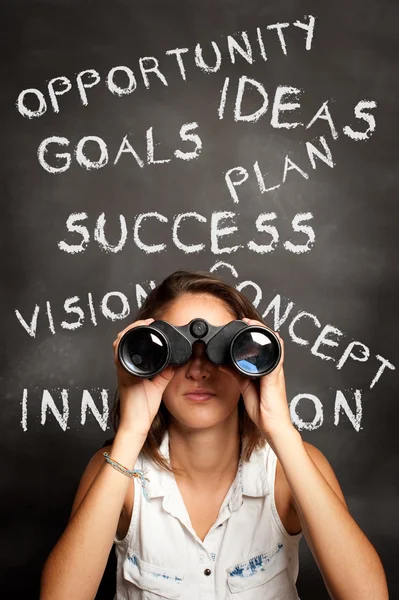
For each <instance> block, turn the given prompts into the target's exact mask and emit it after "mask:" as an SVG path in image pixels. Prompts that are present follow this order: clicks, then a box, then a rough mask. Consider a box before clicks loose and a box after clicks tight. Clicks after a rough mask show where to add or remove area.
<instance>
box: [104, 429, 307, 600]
mask: <svg viewBox="0 0 399 600" xmlns="http://www.w3.org/2000/svg"><path fill="white" fill-rule="evenodd" d="M160 451H161V453H162V454H163V455H164V456H165V457H166V458H167V459H169V434H168V433H166V434H165V436H164V439H163V441H162V444H161V446H160ZM276 463H277V457H276V455H275V453H274V452H273V450H272V448H271V447H270V445H269V444H266V446H265V447H264V448H262V449H261V450H258V451H256V450H254V452H253V453H252V455H251V459H250V461H249V462H245V461H243V460H242V459H240V461H239V465H238V469H237V474H236V478H235V480H234V481H233V483H232V484H231V486H230V489H229V491H228V492H227V494H226V497H225V499H224V501H223V503H222V506H221V508H220V511H219V515H218V517H217V519H216V521H215V523H214V524H213V525H212V527H211V528H210V530H209V531H208V533H207V535H206V537H205V539H204V541H202V540H201V539H200V538H199V537H198V536H197V534H196V533H195V531H194V529H193V527H192V525H191V521H190V517H189V515H188V512H187V509H186V506H185V504H184V501H183V498H182V496H181V494H180V491H179V488H178V485H177V483H176V480H175V478H174V475H173V474H172V473H168V472H167V471H165V470H163V469H160V468H159V467H158V466H157V465H156V464H155V463H154V462H153V461H150V460H149V459H148V458H147V457H145V456H144V455H143V454H142V453H140V454H139V457H138V459H137V462H136V464H135V467H134V468H135V469H144V470H145V471H146V472H147V474H146V476H147V477H148V479H149V480H150V482H149V483H148V482H147V485H146V490H147V494H148V498H149V500H147V499H146V498H144V496H143V491H142V488H141V485H140V484H139V482H138V481H137V480H136V479H135V478H134V479H133V481H134V506H133V514H132V518H131V521H130V525H129V530H128V532H127V534H126V536H125V537H124V538H123V539H119V538H118V537H117V535H116V536H115V539H114V542H115V552H116V556H117V561H118V565H117V577H116V590H117V591H116V595H115V597H114V600H162V599H163V598H167V599H169V600H227V599H230V600H231V599H234V600H298V599H299V596H298V593H297V590H296V587H295V582H296V579H297V575H298V544H299V540H300V539H301V537H302V535H303V532H302V531H301V532H299V533H298V534H296V535H290V534H289V533H288V532H287V531H286V529H285V528H284V525H283V523H282V521H281V519H280V517H279V515H278V513H277V509H276V505H275V502H274V480H275V471H276Z"/></svg>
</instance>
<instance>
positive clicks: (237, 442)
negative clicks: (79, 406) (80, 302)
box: [41, 271, 388, 600]
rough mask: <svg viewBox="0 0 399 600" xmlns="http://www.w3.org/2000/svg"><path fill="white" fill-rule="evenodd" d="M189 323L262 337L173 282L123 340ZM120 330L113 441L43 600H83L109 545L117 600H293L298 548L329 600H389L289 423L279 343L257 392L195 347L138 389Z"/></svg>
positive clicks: (55, 561) (223, 306) (99, 459)
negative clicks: (124, 358) (158, 324)
mask: <svg viewBox="0 0 399 600" xmlns="http://www.w3.org/2000/svg"><path fill="white" fill-rule="evenodd" d="M197 317H201V318H203V319H205V320H206V321H208V322H209V323H210V324H212V325H216V326H221V325H225V324H227V323H229V322H230V321H232V320H234V319H242V320H244V321H246V323H247V324H248V325H261V326H263V327H264V326H265V325H264V323H263V322H262V319H261V317H260V315H259V314H258V313H257V311H256V310H255V309H254V307H253V305H252V304H251V302H250V301H249V300H248V299H247V298H246V297H245V296H244V295H243V294H241V293H239V292H238V291H237V290H235V289H234V288H233V287H231V286H229V285H227V284H226V283H224V282H222V281H220V280H219V279H217V278H215V277H214V276H213V275H211V274H208V273H203V272H186V271H178V272H175V273H173V274H172V275H170V276H169V277H167V278H166V279H165V281H164V282H163V283H161V285H159V286H158V287H157V288H156V289H154V290H153V291H152V292H151V294H150V295H149V296H148V297H147V299H146V302H145V303H144V305H143V306H142V308H141V310H140V311H139V313H138V319H137V320H136V321H135V322H134V323H133V324H132V325H130V326H129V327H128V328H127V329H130V328H133V327H135V326H138V325H148V324H150V323H152V322H153V320H156V319H163V320H165V321H168V322H169V323H171V324H173V325H176V326H182V325H186V324H188V323H189V322H190V321H191V320H192V319H194V318H197ZM127 329H125V330H124V331H122V332H121V333H120V334H119V335H118V337H117V339H116V340H115V342H114V359H115V363H116V368H117V374H118V389H119V400H118V403H117V407H116V408H117V410H116V426H115V428H116V429H117V431H116V435H115V437H114V439H113V440H112V443H111V444H109V445H108V446H106V447H104V448H101V449H100V450H99V451H98V452H96V454H95V455H94V456H93V458H92V459H91V460H90V462H89V464H88V466H87V468H86V470H85V472H84V473H83V476H82V479H81V482H80V485H79V488H78V491H77V494H76V498H75V501H74V503H73V507H72V512H71V516H70V520H69V524H68V526H67V528H66V529H65V531H64V533H63V535H62V537H61V538H60V540H59V541H58V543H57V544H56V546H55V547H54V549H53V551H52V552H51V554H50V556H49V558H48V559H47V562H46V564H45V567H44V570H43V574H42V582H41V583H42V585H41V600H63V599H68V600H69V599H72V598H73V600H89V599H92V598H94V597H95V595H96V592H97V589H98V586H99V584H100V581H101V578H102V576H103V573H104V569H105V566H106V564H107V559H108V556H109V553H110V550H111V548H112V545H113V544H114V543H115V547H116V553H117V558H118V568H117V593H116V596H115V598H116V599H117V600H122V599H123V600H139V599H145V600H160V599H161V598H169V599H182V600H196V599H198V600H203V599H207V600H208V599H209V600H211V599H218V600H219V599H220V600H225V599H228V598H235V599H236V600H249V599H250V600H272V599H275V600H277V599H284V600H294V599H297V598H298V594H297V591H296V587H295V581H296V578H297V574H298V543H299V540H300V538H301V537H302V535H304V536H305V539H306V541H307V543H308V544H309V547H310V549H311V551H312V554H313V556H314V558H315V560H316V562H317V565H318V567H319V569H320V572H321V574H322V576H323V579H324V582H325V585H326V588H327V590H328V593H329V595H330V597H331V598H333V599H334V600H385V599H387V598H388V591H387V585H386V579H385V573H384V569H383V567H382V564H381V561H380V559H379V557H378V554H377V553H376V551H375V549H374V548H373V546H372V545H371V543H370V542H369V540H368V539H367V538H366V536H365V535H364V534H363V533H362V531H361V530H360V529H359V527H358V525H357V524H356V523H355V521H354V520H353V519H352V517H351V515H350V514H349V512H348V508H347V505H346V502H345V499H344V496H343V494H342V491H341V488H340V486H339V483H338V481H337V479H336V477H335V475H334V472H333V470H332V468H331V467H330V465H329V463H328V461H327V460H326V458H325V457H324V456H323V454H322V453H321V452H320V451H318V450H317V449H316V448H315V447H314V446H312V445H311V444H308V443H306V442H303V441H302V439H301V436H300V434H299V432H298V431H297V430H296V429H295V428H294V426H293V425H292V423H291V420H290V413H289V407H288V403H287V396H286V389H285V380H284V370H283V362H284V345H283V341H282V339H281V338H280V337H279V340H280V343H281V345H282V349H283V352H282V356H281V359H280V362H279V364H278V366H277V367H276V368H275V369H274V370H273V371H272V372H271V373H269V374H268V375H265V376H263V377H261V378H260V380H258V381H257V382H255V381H254V380H253V379H250V378H247V377H244V376H242V375H239V374H238V373H237V372H236V371H233V369H232V368H228V367H224V366H223V367H218V366H217V365H215V364H213V363H212V362H211V361H210V360H208V358H207V356H206V353H205V345H204V343H203V342H200V341H199V342H195V343H194V344H193V352H192V356H191V358H190V359H189V360H188V362H187V363H185V364H184V365H182V366H180V367H171V366H169V367H167V368H166V369H164V370H163V371H162V372H160V373H159V374H158V375H156V376H155V377H154V378H153V379H142V378H138V377H135V376H133V375H130V374H129V373H128V372H127V371H125V370H124V369H123V368H122V366H121V365H120V363H119V361H118V358H117V356H118V354H117V350H118V345H119V341H120V339H121V337H122V335H123V334H124V333H125V331H127ZM104 451H106V452H107V455H108V456H107V457H104ZM108 457H110V458H108ZM120 465H122V466H120ZM133 472H134V475H135V476H133V477H132V476H131V475H133ZM126 475H128V476H126ZM143 475H144V477H145V478H146V479H143V478H142V476H143ZM143 484H144V487H143Z"/></svg>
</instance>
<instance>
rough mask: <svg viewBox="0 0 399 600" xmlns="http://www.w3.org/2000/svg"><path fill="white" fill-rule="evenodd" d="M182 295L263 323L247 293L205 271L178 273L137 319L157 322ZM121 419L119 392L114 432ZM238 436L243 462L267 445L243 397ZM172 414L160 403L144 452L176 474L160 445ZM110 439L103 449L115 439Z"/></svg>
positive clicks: (152, 295)
mask: <svg viewBox="0 0 399 600" xmlns="http://www.w3.org/2000/svg"><path fill="white" fill-rule="evenodd" d="M183 294H209V295H212V296H214V297H215V298H217V299H218V300H221V301H222V302H224V304H225V305H226V307H227V309H228V310H230V311H231V312H232V313H233V314H234V315H235V318H237V319H243V318H244V317H248V318H249V319H256V320H258V321H261V322H263V319H262V317H261V316H260V314H259V313H258V311H257V310H256V309H255V307H254V306H253V304H252V302H251V301H250V300H248V298H247V297H246V296H244V294H242V293H241V292H239V291H238V290H236V289H235V288H234V287H233V286H231V285H229V284H228V283H226V282H224V281H222V280H221V279H219V278H217V277H215V276H214V275H213V274H212V273H208V272H206V271H175V272H174V273H172V274H171V275H169V276H168V277H166V279H164V281H163V282H162V283H161V284H159V285H158V286H157V287H156V288H154V289H153V290H152V291H151V292H150V293H149V295H148V296H147V297H146V299H145V301H144V303H143V305H142V306H141V308H140V309H139V310H138V313H137V315H136V319H135V320H139V319H148V318H153V319H155V320H156V319H158V318H160V316H161V315H162V312H164V311H165V310H166V309H167V308H168V307H169V306H170V305H171V304H173V302H175V300H177V299H178V298H179V297H180V296H182V295H183ZM119 419H120V399H119V393H118V390H117V391H116V394H115V398H114V406H113V408H112V410H111V420H112V425H113V427H114V430H115V432H116V431H117V429H118V425H119ZM238 421H239V433H240V439H241V443H242V447H243V459H244V460H246V461H248V460H249V459H250V457H251V454H252V452H253V451H254V449H260V448H262V447H263V446H264V445H265V444H266V436H265V434H264V433H263V432H262V431H261V430H260V429H259V428H258V427H257V426H256V425H255V423H254V422H253V421H252V419H251V418H250V416H249V415H248V413H247V411H246V408H245V404H244V401H243V399H242V396H240V399H239V403H238ZM168 423H169V412H168V410H167V408H166V406H165V405H164V403H163V402H162V401H161V404H160V406H159V410H158V412H157V414H156V415H155V418H154V420H153V422H152V424H151V427H150V430H149V432H148V435H147V438H146V441H145V443H144V445H143V447H142V450H141V452H142V453H143V454H144V455H145V456H147V457H148V458H150V459H151V460H153V461H154V462H155V463H157V464H158V465H159V466H160V467H161V468H162V469H165V470H167V471H171V472H173V469H172V467H171V466H170V465H169V463H168V462H167V461H166V460H165V459H164V457H163V456H162V454H161V453H160V452H159V446H160V445H161V442H162V439H163V437H164V434H165V432H166V431H167V429H168ZM114 439H115V437H114V438H112V439H111V440H107V441H106V442H105V443H104V446H106V445H108V444H111V443H112V442H113V440H114Z"/></svg>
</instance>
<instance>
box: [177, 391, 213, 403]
mask: <svg viewBox="0 0 399 600" xmlns="http://www.w3.org/2000/svg"><path fill="white" fill-rule="evenodd" d="M184 396H185V397H186V398H187V399H188V400H191V401H192V402H206V401H207V400H210V399H211V398H214V396H215V394H212V393H211V392H208V391H201V392H197V391H191V392H187V394H184Z"/></svg>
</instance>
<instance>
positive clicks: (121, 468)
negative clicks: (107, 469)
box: [103, 452, 150, 500]
mask: <svg viewBox="0 0 399 600" xmlns="http://www.w3.org/2000/svg"><path fill="white" fill-rule="evenodd" d="M103 456H105V460H106V461H107V463H109V464H110V465H111V466H112V467H114V469H116V470H117V471H119V472H120V473H123V474H124V475H127V477H136V478H138V480H139V483H140V485H141V487H142V490H143V496H144V498H145V499H146V500H149V498H148V494H147V490H146V489H145V486H146V481H148V482H149V481H150V480H149V479H147V477H145V476H144V471H142V470H141V469H134V470H133V471H130V470H129V469H127V468H126V467H124V466H123V465H121V464H120V463H118V462H117V461H116V460H113V459H112V458H111V457H110V455H109V454H108V453H107V452H104V453H103Z"/></svg>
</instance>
